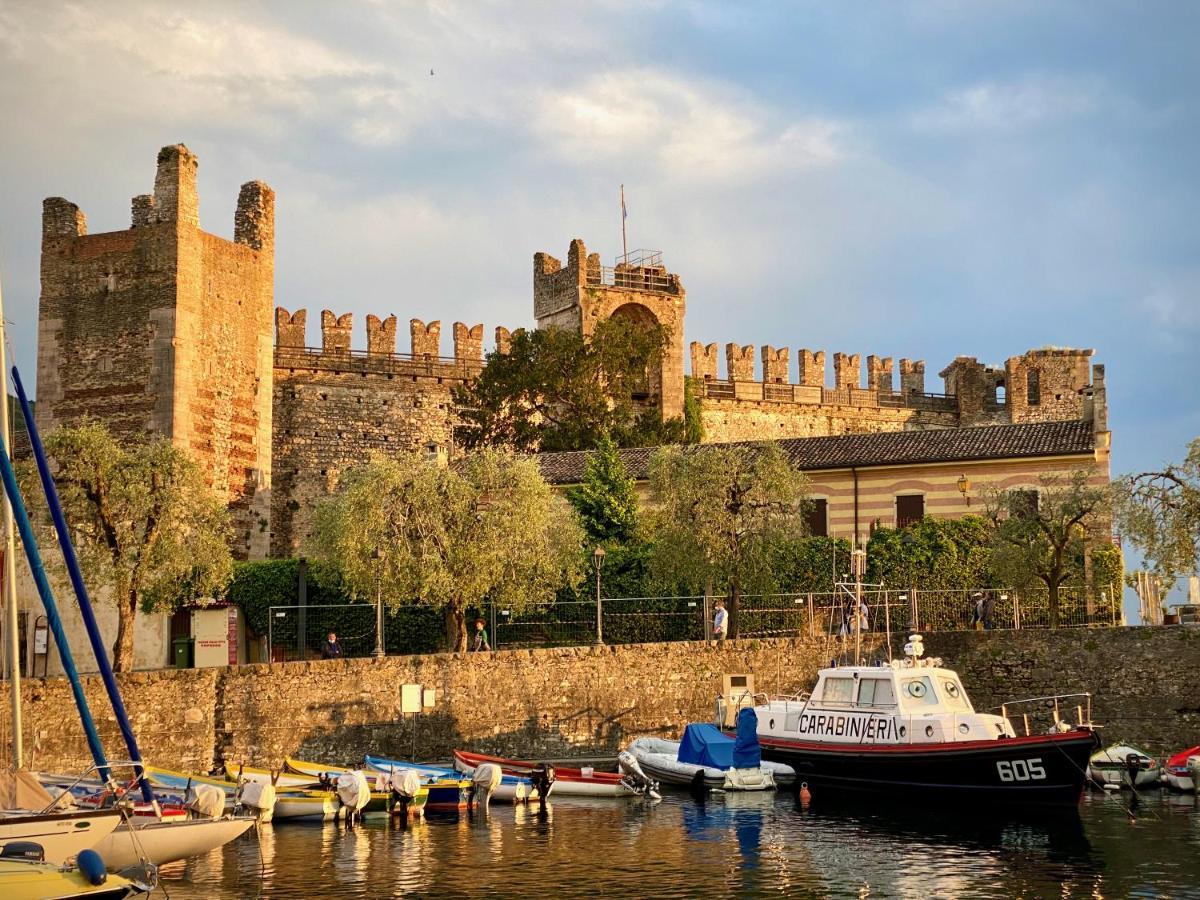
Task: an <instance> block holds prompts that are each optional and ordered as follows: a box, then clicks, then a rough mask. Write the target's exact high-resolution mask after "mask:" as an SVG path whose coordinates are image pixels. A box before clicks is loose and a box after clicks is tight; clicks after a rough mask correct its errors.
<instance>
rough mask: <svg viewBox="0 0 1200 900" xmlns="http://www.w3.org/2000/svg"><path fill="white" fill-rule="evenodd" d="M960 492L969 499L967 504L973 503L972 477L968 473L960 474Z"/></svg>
mask: <svg viewBox="0 0 1200 900" xmlns="http://www.w3.org/2000/svg"><path fill="white" fill-rule="evenodd" d="M958 492H959V493H960V494H962V495H963V497H965V498H966V500H967V506H970V505H971V479H970V478H968V477H967V476H966V475H959V476H958Z"/></svg>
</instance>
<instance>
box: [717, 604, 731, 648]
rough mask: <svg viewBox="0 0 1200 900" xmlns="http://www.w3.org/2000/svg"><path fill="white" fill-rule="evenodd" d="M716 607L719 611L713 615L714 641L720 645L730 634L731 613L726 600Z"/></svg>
mask: <svg viewBox="0 0 1200 900" xmlns="http://www.w3.org/2000/svg"><path fill="white" fill-rule="evenodd" d="M716 607H717V611H716V612H715V613H714V614H713V640H714V641H717V642H718V643H720V642H721V641H724V640H725V637H726V635H727V634H728V633H729V613H728V612H727V611H726V609H725V601H724V600H718V601H717V603H716Z"/></svg>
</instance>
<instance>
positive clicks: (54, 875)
mask: <svg viewBox="0 0 1200 900" xmlns="http://www.w3.org/2000/svg"><path fill="white" fill-rule="evenodd" d="M150 890H151V888H150V886H149V885H146V884H141V883H140V882H136V881H130V880H128V879H126V878H122V877H121V876H119V875H109V876H108V877H107V878H105V879H104V882H103V883H102V884H93V883H92V879H91V878H90V877H89V876H88V875H85V874H84V873H83V872H82V871H80V869H79V868H78V867H77V866H70V867H62V866H58V865H55V864H54V863H48V862H36V861H27V860H22V859H0V897H3V898H4V900H46V898H48V897H52V898H54V900H82V898H87V900H122V898H124V897H132V896H135V895H138V894H148V893H150Z"/></svg>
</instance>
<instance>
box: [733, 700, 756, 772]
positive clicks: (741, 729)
mask: <svg viewBox="0 0 1200 900" xmlns="http://www.w3.org/2000/svg"><path fill="white" fill-rule="evenodd" d="M760 765H762V748H761V747H760V746H759V745H758V716H757V715H756V714H755V712H754V710H752V709H749V708H746V709H743V710H742V711H741V712H739V713H738V717H737V740H735V741H734V742H733V767H734V768H735V769H757V768H758V767H759V766H760Z"/></svg>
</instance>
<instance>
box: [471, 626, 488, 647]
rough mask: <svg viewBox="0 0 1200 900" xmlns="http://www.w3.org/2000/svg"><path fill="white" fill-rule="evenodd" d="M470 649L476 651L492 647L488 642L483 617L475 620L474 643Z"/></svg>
mask: <svg viewBox="0 0 1200 900" xmlns="http://www.w3.org/2000/svg"><path fill="white" fill-rule="evenodd" d="M471 649H472V650H474V651H475V652H476V653H478V652H480V651H481V650H488V651H490V650H491V649H492V645H491V644H490V643H489V642H488V633H487V628H485V627H484V621H483V619H476V620H475V644H474V646H473V647H472V648H471Z"/></svg>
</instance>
